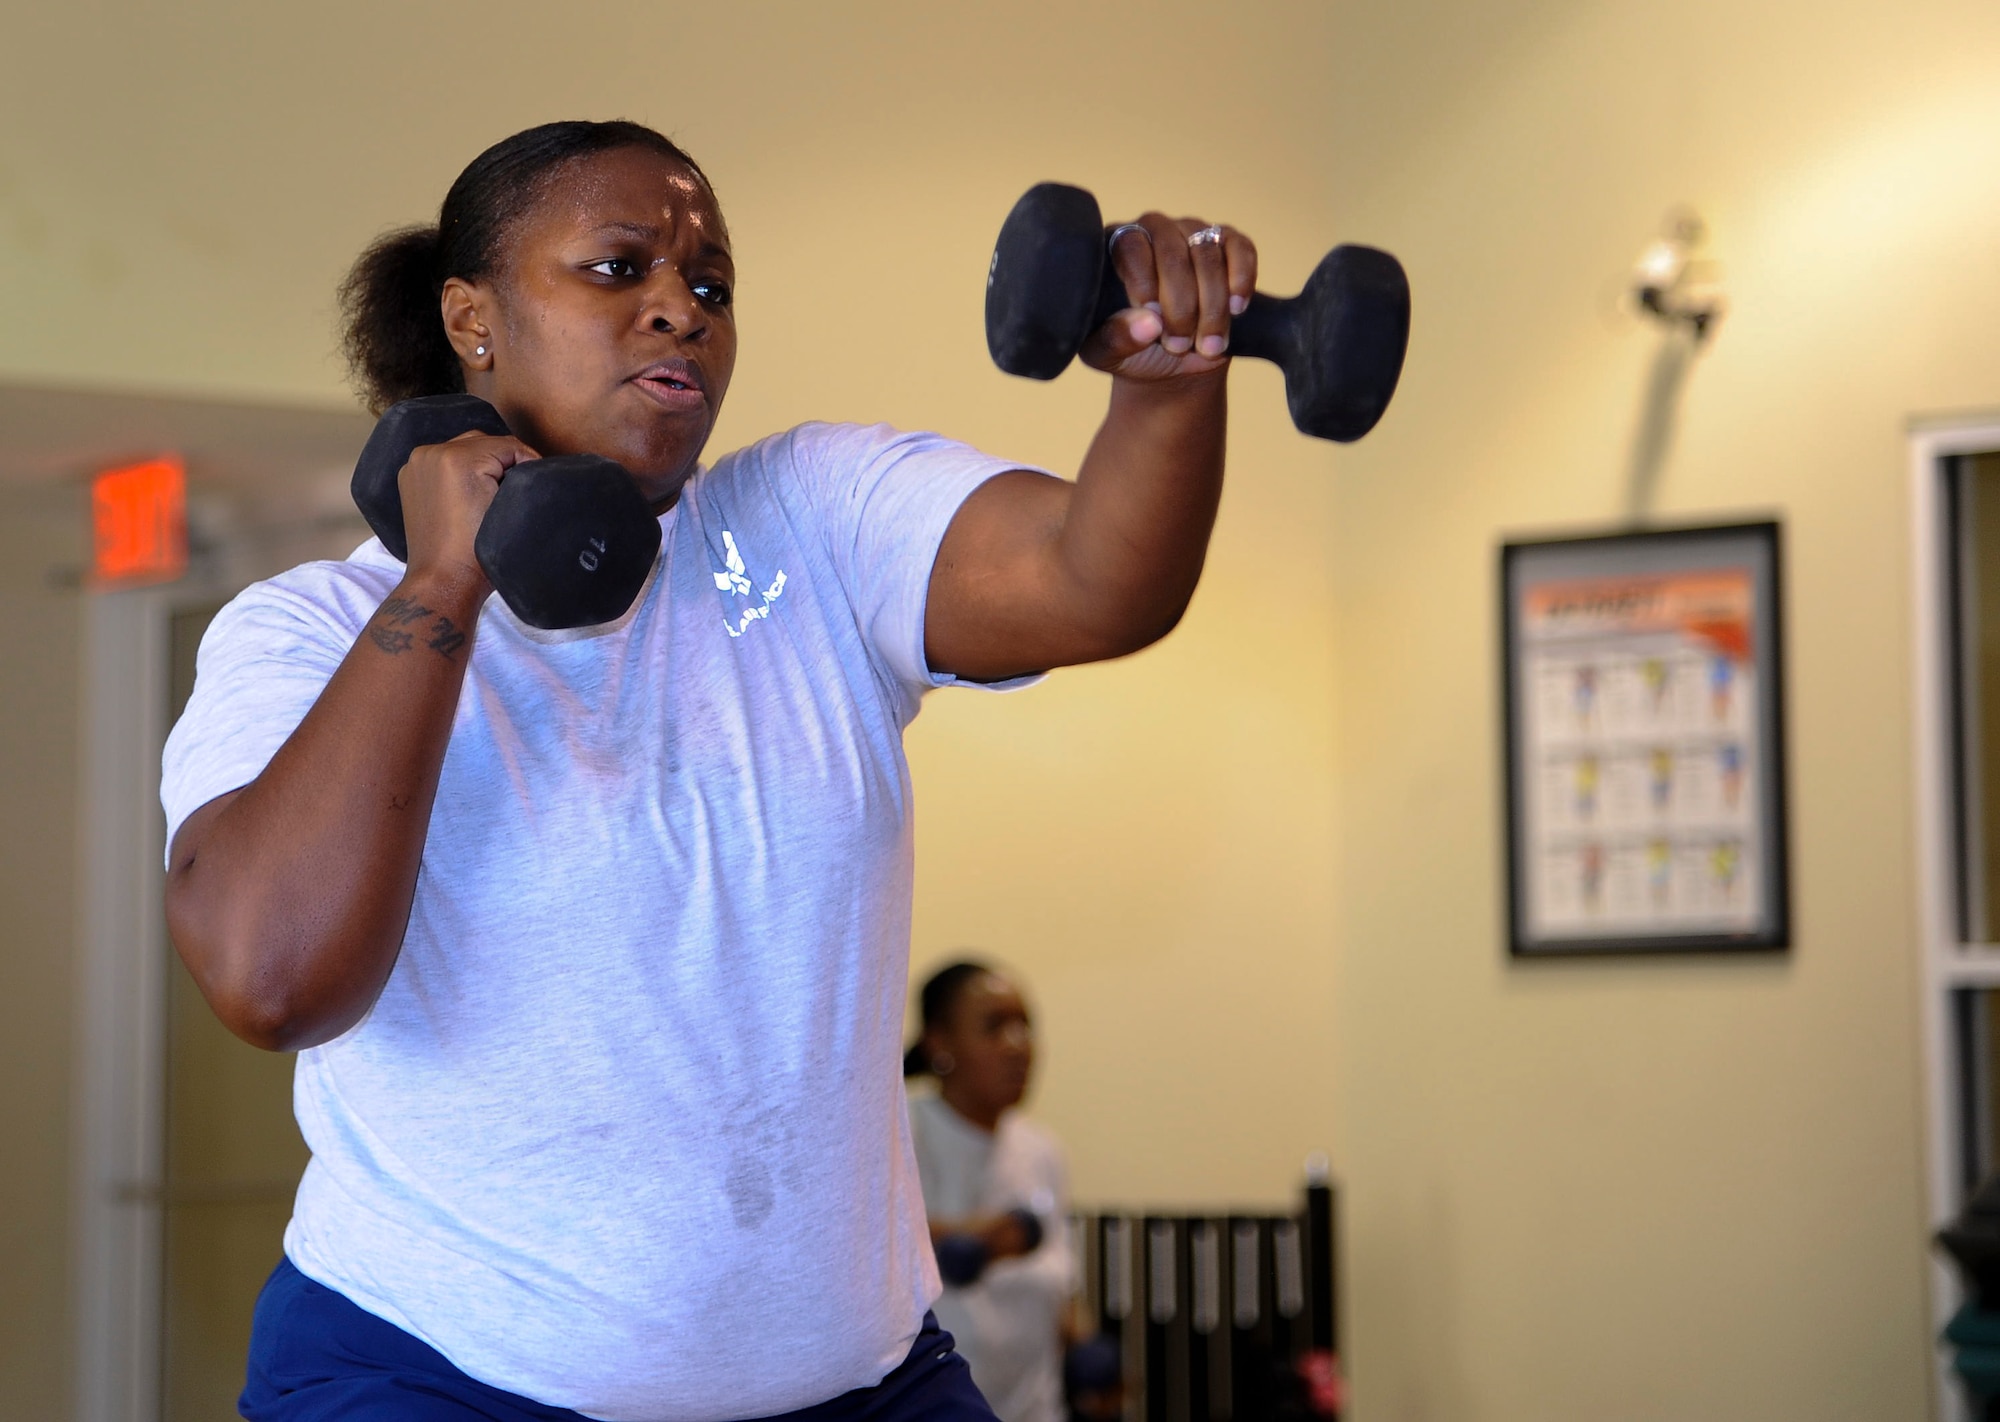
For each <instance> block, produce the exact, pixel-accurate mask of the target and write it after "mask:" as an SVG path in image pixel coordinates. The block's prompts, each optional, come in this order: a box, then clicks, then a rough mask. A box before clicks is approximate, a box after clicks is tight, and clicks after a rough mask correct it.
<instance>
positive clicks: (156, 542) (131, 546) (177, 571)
mask: <svg viewBox="0 0 2000 1422" xmlns="http://www.w3.org/2000/svg"><path fill="white" fill-rule="evenodd" d="M90 513H91V522H92V525H93V527H94V528H95V530H96V554H95V556H94V558H93V559H92V562H91V571H92V572H93V573H94V574H96V576H97V577H98V579H99V580H101V581H103V582H114V583H135V582H146V583H151V582H166V581H169V580H171V579H173V578H178V577H179V576H180V575H181V574H182V573H183V572H185V571H186V570H187V471H186V470H185V469H184V468H183V467H182V465H181V461H180V460H179V459H177V458H175V457H173V456H172V455H168V456H166V457H165V458H162V459H148V460H146V461H145V462H144V463H141V464H128V465H126V466H124V467H123V468H120V469H107V470H105V471H104V472H103V473H102V474H99V475H98V476H97V477H96V478H95V479H93V480H92V481H91V485H90Z"/></svg>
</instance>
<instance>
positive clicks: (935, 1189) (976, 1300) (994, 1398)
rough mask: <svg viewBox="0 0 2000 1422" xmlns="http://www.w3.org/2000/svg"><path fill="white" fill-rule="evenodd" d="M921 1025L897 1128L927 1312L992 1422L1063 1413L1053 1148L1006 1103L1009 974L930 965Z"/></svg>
mask: <svg viewBox="0 0 2000 1422" xmlns="http://www.w3.org/2000/svg"><path fill="white" fill-rule="evenodd" d="M918 1005H919V1010H920V1011H921V1014H922V1018H923V1031H922V1035H921V1036H920V1037H919V1038H918V1039H917V1042H916V1045H914V1046H912V1047H911V1048H910V1051H909V1054H908V1055H907V1056H906V1057H905V1058H904V1060H903V1072H904V1075H905V1076H906V1077H915V1076H925V1075H928V1076H931V1077H934V1078H935V1079H936V1082H937V1091H936V1093H935V1094H932V1093H930V1092H917V1093H913V1094H912V1096H911V1099H910V1132H911V1135H912V1137H913V1138H914V1140H915V1144H916V1154H917V1172H918V1174H919V1176H921V1177H922V1181H923V1191H924V1208H925V1211H926V1212H927V1213H928V1215H929V1217H930V1230H931V1242H932V1244H933V1246H934V1247H935V1248H936V1250H937V1255H938V1271H939V1273H941V1274H942V1275H943V1276H944V1279H945V1290H944V1296H943V1297H942V1298H940V1299H939V1300H938V1302H937V1317H938V1322H939V1323H940V1324H941V1325H943V1326H944V1327H945V1328H946V1329H947V1330H949V1331H950V1332H951V1333H952V1334H953V1335H955V1336H956V1338H957V1340H958V1349H959V1352H960V1353H961V1354H962V1355H963V1356H964V1358H965V1360H966V1361H967V1362H968V1363H970V1364H971V1365H972V1377H973V1381H974V1382H976V1383H978V1385H979V1390H980V1391H981V1392H983V1393H984V1394H985V1395H986V1398H987V1401H988V1402H990V1403H991V1404H992V1407H993V1410H994V1411H995V1412H996V1413H997V1414H999V1416H1000V1418H1001V1422H1062V1419H1063V1417H1064V1416H1065V1412H1064V1407H1063V1394H1062V1356H1063V1346H1064V1342H1065V1335H1066V1332H1067V1329H1068V1325H1069V1322H1070V1304H1071V1300H1072V1298H1073V1297H1074V1294H1075V1292H1076V1269H1075V1264H1074V1259H1073V1255H1072V1251H1071V1247H1070V1240H1069V1231H1068V1223H1067V1214H1068V1208H1069V1190H1068V1179H1067V1175H1068V1172H1067V1169H1066V1167H1065V1165H1064V1162H1063V1153H1062V1147H1061V1146H1060V1145H1059V1144H1057V1142H1056V1138H1055V1137H1054V1136H1053V1135H1051V1134H1050V1133H1049V1132H1048V1131H1047V1130H1045V1129H1043V1128H1042V1127H1041V1126H1038V1125H1036V1124H1035V1123H1034V1122H1033V1121H1030V1120H1028V1119H1027V1118H1026V1117H1024V1116H1023V1115H1022V1114H1021V1113H1020V1111H1019V1110H1018V1109H1016V1108H1017V1107H1019V1105H1020V1104H1021V1098H1022V1097H1024V1096H1025V1095H1026V1094H1027V1091H1028V1078H1029V1075H1030V1073H1031V1071H1032V1069H1033V1067H1034V1054H1035V1048H1034V1032H1033V1027H1032V1024H1031V1023H1030V1021H1029V1017H1028V1009H1027V1005H1026V1004H1025V1003H1024V1002H1023V1001H1022V998H1021V993H1020V990H1019V989H1018V988H1016V987H1015V986H1014V984H1013V983H1011V982H1009V981H1008V980H1007V979H1006V978H1005V977H1003V976H1002V975H1001V974H999V973H998V972H995V971H994V970H993V969H992V968H989V967H988V966H986V965H985V964H983V963H976V962H960V963H953V964H952V965H950V966H949V967H947V968H943V969H941V970H939V971H938V972H937V973H935V974H933V975H932V977H931V978H930V980H929V981H928V982H926V983H925V984H924V986H923V990H922V992H921V993H920V994H919V997H918Z"/></svg>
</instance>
